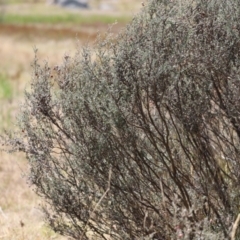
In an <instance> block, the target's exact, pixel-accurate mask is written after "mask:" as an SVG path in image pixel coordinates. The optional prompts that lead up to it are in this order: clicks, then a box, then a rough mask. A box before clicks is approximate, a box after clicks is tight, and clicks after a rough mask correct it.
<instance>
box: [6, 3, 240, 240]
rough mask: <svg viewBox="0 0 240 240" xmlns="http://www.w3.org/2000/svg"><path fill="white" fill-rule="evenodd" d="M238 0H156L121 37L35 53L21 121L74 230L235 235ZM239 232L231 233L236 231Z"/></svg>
mask: <svg viewBox="0 0 240 240" xmlns="http://www.w3.org/2000/svg"><path fill="white" fill-rule="evenodd" d="M239 31H240V2H239V1H236V0H228V1H225V0H194V1H187V0H186V1H184V0H182V1H181V0H180V1H179V0H171V1H164V0H152V1H150V2H149V4H148V5H147V6H145V7H143V11H142V12H141V13H140V14H139V15H137V16H136V17H134V19H133V21H132V22H131V23H130V24H129V25H128V26H127V27H126V29H125V30H124V31H123V32H122V33H120V34H119V35H118V36H117V37H116V38H114V37H111V35H109V37H108V38H106V39H102V38H100V39H99V41H98V44H97V45H96V46H95V48H94V50H90V49H89V48H84V49H83V50H82V51H80V52H78V53H77V54H76V56H75V57H73V58H70V57H68V56H65V60H64V62H63V64H62V65H61V66H56V67H54V68H53V69H52V68H51V67H49V66H48V65H47V64H46V65H44V66H43V67H40V66H39V65H38V61H37V58H36V59H35V62H34V64H33V66H34V75H33V78H32V90H31V91H30V92H27V93H26V98H25V102H24V104H23V107H22V110H21V117H20V119H19V127H20V133H19V135H17V136H16V137H15V138H11V139H9V140H6V142H8V143H10V144H11V145H12V147H13V149H15V150H21V151H25V152H26V155H27V158H28V160H29V164H30V166H31V170H30V176H29V179H30V181H31V183H32V184H33V185H35V187H36V192H37V193H38V194H39V195H40V196H42V197H43V198H44V199H45V201H46V203H47V205H46V206H45V207H44V211H45V213H46V219H47V221H48V223H49V224H50V226H51V227H52V228H53V229H54V230H55V231H58V232H60V233H61V234H64V235H68V236H71V237H73V238H75V239H91V238H93V239H97V238H99V239H109V238H108V237H109V236H110V237H111V239H124V240H127V239H129V240H130V239H159V240H160V239H161V240H162V239H164V240H165V239H166V240H168V239H229V238H230V235H231V234H232V239H240V234H239V231H238V230H237V231H236V233H234V232H233V230H232V226H233V223H234V221H235V219H236V218H237V215H238V213H239V204H240V197H239V196H240V195H239V194H240V190H239V180H240V174H239V173H240V168H239V166H240V165H239V160H240V158H239V156H240V155H239V152H240V144H239V139H240V122H239V121H240V120H239V119H240V104H239V103H240V102H239V97H240V75H239V70H240V68H239V66H240V59H239V52H240V37H239ZM233 233H234V234H233Z"/></svg>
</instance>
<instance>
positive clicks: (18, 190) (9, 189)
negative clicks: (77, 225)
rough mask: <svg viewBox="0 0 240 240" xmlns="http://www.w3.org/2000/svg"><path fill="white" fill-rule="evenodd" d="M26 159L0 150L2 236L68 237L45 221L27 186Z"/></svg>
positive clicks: (27, 239) (22, 239)
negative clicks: (53, 229) (55, 230)
mask: <svg viewBox="0 0 240 240" xmlns="http://www.w3.org/2000/svg"><path fill="white" fill-rule="evenodd" d="M26 172H27V162H26V160H25V158H24V156H22V155H21V154H11V155H9V154H7V153H2V152H1V153H0V179H1V181H0V192H1V195H0V239H4V240H50V239H59V240H60V239H62V240H63V239H66V238H64V237H60V236H59V235H57V234H56V233H54V232H52V231H51V230H50V229H49V228H48V227H47V226H46V225H45V224H44V221H43V215H42V213H41V211H40V210H39V204H40V202H41V199H39V198H38V197H37V196H36V194H35V193H34V192H33V191H32V189H31V188H30V187H29V186H28V185H27V183H26V180H27V179H26V178H24V177H23V176H24V174H25V173H26Z"/></svg>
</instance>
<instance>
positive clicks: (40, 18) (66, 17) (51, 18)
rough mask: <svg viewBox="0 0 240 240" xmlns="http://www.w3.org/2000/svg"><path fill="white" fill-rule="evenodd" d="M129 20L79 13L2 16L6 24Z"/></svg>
mask: <svg viewBox="0 0 240 240" xmlns="http://www.w3.org/2000/svg"><path fill="white" fill-rule="evenodd" d="M129 21H130V17H128V16H111V15H100V14H99V15H92V14H91V15H80V14H71V13H66V14H52V15H41V14H39V15H35V14H34V15H33V14H29V15H17V14H5V15H4V16H3V17H2V23H8V24H31V23H47V24H63V23H72V24H92V23H103V24H111V23H114V22H119V23H127V22H129Z"/></svg>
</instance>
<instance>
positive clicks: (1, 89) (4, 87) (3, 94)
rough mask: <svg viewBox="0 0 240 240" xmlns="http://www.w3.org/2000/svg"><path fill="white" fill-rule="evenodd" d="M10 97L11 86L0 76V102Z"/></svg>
mask: <svg viewBox="0 0 240 240" xmlns="http://www.w3.org/2000/svg"><path fill="white" fill-rule="evenodd" d="M12 95H13V89H12V85H11V84H10V82H9V81H8V80H7V78H6V77H5V76H4V75H1V74H0V100H3V99H11V98H12Z"/></svg>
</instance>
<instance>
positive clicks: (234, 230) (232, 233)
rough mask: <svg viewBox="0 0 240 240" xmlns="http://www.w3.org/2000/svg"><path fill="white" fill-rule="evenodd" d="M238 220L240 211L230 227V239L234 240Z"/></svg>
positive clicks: (239, 219)
mask: <svg viewBox="0 0 240 240" xmlns="http://www.w3.org/2000/svg"><path fill="white" fill-rule="evenodd" d="M239 221H240V213H239V214H238V216H237V219H236V221H235V222H234V224H233V228H232V232H231V240H235V235H236V232H237V228H238V225H239Z"/></svg>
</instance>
